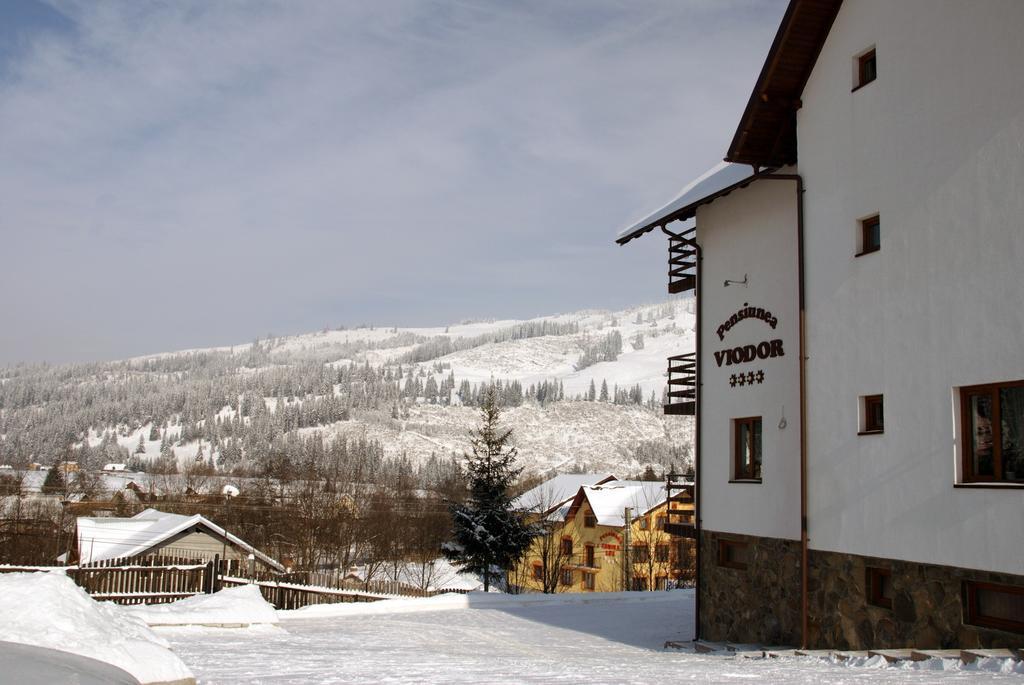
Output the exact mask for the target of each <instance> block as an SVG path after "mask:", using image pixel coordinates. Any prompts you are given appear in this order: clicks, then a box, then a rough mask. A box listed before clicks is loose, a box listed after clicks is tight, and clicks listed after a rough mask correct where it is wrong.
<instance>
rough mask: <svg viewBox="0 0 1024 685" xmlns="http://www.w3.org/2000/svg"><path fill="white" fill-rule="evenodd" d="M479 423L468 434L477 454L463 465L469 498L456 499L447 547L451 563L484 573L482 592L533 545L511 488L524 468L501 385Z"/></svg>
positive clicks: (489, 395)
mask: <svg viewBox="0 0 1024 685" xmlns="http://www.w3.org/2000/svg"><path fill="white" fill-rule="evenodd" d="M482 404H483V406H482V408H481V413H482V416H481V423H480V428H478V429H477V430H475V431H473V432H472V433H471V434H470V444H471V445H472V449H473V454H472V455H470V456H468V457H467V461H466V466H465V471H466V476H467V480H468V481H469V489H470V494H469V499H468V500H467V501H466V503H465V504H453V505H452V506H451V513H452V527H453V530H452V542H449V543H446V544H445V545H444V548H443V551H444V555H445V557H447V558H448V559H449V560H450V561H452V562H453V563H455V564H457V565H459V566H461V567H462V568H463V569H464V570H466V571H469V572H471V573H476V574H479V575H480V576H482V577H483V581H484V592H487V591H488V590H489V589H490V584H491V580H492V579H496V578H498V577H500V576H501V574H502V572H504V571H505V570H506V569H508V568H510V567H512V566H513V565H514V564H515V563H516V562H517V561H518V560H519V559H521V558H522V556H523V554H525V553H526V550H527V549H528V548H529V546H530V542H531V540H532V539H533V534H534V531H533V528H532V527H531V526H530V525H528V524H527V523H526V522H525V521H524V520H523V519H522V517H521V516H520V515H519V514H518V513H517V512H516V511H515V510H513V509H512V500H511V496H510V494H509V488H510V487H511V485H512V483H513V481H515V479H516V477H517V476H518V475H519V473H520V471H522V468H520V467H516V465H515V462H516V452H517V450H516V448H515V447H512V446H510V444H509V442H510V440H511V438H512V430H511V429H505V428H501V427H500V426H499V422H500V419H501V411H500V409H499V408H498V398H497V391H496V389H495V388H494V387H493V386H492V387H491V388H489V389H488V390H486V391H485V392H484V393H483V398H482Z"/></svg>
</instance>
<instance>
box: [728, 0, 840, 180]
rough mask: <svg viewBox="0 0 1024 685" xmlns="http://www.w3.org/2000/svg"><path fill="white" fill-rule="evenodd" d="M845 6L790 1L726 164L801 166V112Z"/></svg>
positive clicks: (836, 1) (823, 0)
mask: <svg viewBox="0 0 1024 685" xmlns="http://www.w3.org/2000/svg"><path fill="white" fill-rule="evenodd" d="M840 5H842V0H790V3H789V7H787V8H786V14H785V15H784V16H783V17H782V24H781V25H780V26H779V31H778V33H776V34H775V42H773V43H772V48H771V50H770V51H769V52H768V58H767V59H766V60H765V62H764V66H763V67H762V68H761V75H760V76H758V77H757V83H756V84H755V85H754V91H753V92H752V93H751V94H750V100H749V101H748V102H747V108H746V109H745V110H744V111H743V117H742V118H741V119H740V124H739V126H738V127H737V129H736V134H735V135H734V136H733V139H732V144H731V145H729V152H728V154H727V155H726V157H725V159H726V161H728V162H734V163H736V164H751V165H754V166H758V167H764V166H771V167H779V166H785V165H787V164H794V163H795V162H796V112H797V110H798V109H800V105H801V103H800V97H801V95H802V94H803V90H804V86H805V85H806V84H807V79H808V78H809V77H810V75H811V70H812V69H813V68H814V63H815V62H816V61H817V60H818V54H819V53H820V52H821V47H822V45H824V44H825V38H827V37H828V32H829V29H831V28H832V22H833V21H835V18H836V14H838V13H839V7H840Z"/></svg>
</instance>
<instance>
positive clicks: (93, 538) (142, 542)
mask: <svg viewBox="0 0 1024 685" xmlns="http://www.w3.org/2000/svg"><path fill="white" fill-rule="evenodd" d="M196 525H200V526H203V527H205V528H207V529H209V530H210V531H212V532H213V533H214V534H216V535H220V536H222V537H225V538H227V539H228V540H229V541H230V542H231V543H232V544H234V545H235V546H237V547H240V548H241V549H244V550H245V551H246V552H248V553H250V554H254V555H256V557H257V558H258V559H260V561H262V562H263V563H265V564H268V565H270V566H273V567H274V568H276V569H277V570H279V571H284V566H282V565H281V564H279V563H278V562H277V561H275V560H273V559H271V558H270V557H268V556H267V555H266V554H264V553H263V552H260V551H259V550H258V549H256V548H255V547H253V546H252V545H250V544H249V543H247V542H245V541H244V540H242V539H241V538H239V537H237V536H235V535H232V534H231V533H229V532H227V531H226V530H224V529H223V528H221V527H220V526H218V525H217V524H215V523H213V522H212V521H210V520H209V519H207V518H205V517H204V516H201V515H199V514H194V515H192V516H184V515H182V514H170V513H167V512H165V511H158V510H156V509H146V510H144V511H141V512H139V513H138V514H136V515H135V516H133V517H131V518H113V517H90V516H79V517H78V558H79V563H82V564H88V563H91V562H94V561H103V560H105V559H117V558H120V557H130V556H134V555H136V554H141V553H142V552H145V551H146V550H148V549H150V548H151V547H153V546H155V545H158V544H160V543H161V542H163V541H165V540H168V539H170V538H171V537H173V536H175V535H177V534H178V533H181V532H183V531H185V530H188V529H189V528H191V527H192V526H196Z"/></svg>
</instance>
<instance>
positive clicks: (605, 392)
mask: <svg viewBox="0 0 1024 685" xmlns="http://www.w3.org/2000/svg"><path fill="white" fill-rule="evenodd" d="M600 400H601V401H602V402H607V401H608V381H607V380H605V379H603V378H602V379H601V396H600Z"/></svg>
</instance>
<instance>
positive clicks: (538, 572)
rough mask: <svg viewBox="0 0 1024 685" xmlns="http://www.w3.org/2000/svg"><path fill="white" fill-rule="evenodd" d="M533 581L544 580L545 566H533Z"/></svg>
mask: <svg viewBox="0 0 1024 685" xmlns="http://www.w3.org/2000/svg"><path fill="white" fill-rule="evenodd" d="M533 579H534V580H544V566H543V565H541V564H534V565H533Z"/></svg>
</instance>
